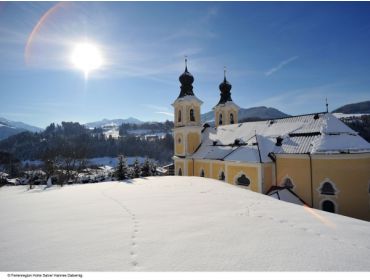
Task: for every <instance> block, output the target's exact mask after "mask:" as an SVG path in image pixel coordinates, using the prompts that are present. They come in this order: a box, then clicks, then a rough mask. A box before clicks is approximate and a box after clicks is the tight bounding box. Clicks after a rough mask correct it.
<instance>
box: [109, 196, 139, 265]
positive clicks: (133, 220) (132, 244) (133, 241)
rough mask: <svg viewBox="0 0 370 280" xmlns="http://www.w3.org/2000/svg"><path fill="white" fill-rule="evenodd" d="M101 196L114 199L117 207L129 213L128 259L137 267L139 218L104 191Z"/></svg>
mask: <svg viewBox="0 0 370 280" xmlns="http://www.w3.org/2000/svg"><path fill="white" fill-rule="evenodd" d="M102 194H103V196H105V197H106V198H108V199H110V200H112V201H114V202H115V203H116V204H117V205H118V206H119V207H121V208H122V209H123V210H124V211H125V212H126V213H128V214H129V215H130V218H131V223H132V227H133V229H132V232H131V240H130V259H131V265H132V266H133V268H134V269H138V266H139V263H138V261H137V252H136V247H137V235H138V233H139V220H138V219H137V218H136V215H135V214H134V213H132V211H131V210H130V209H128V208H127V207H126V206H125V205H123V204H122V203H121V202H120V201H118V200H116V199H114V198H112V197H110V196H108V195H106V194H105V193H104V192H102Z"/></svg>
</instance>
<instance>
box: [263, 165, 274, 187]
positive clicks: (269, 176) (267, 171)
mask: <svg viewBox="0 0 370 280" xmlns="http://www.w3.org/2000/svg"><path fill="white" fill-rule="evenodd" d="M273 168H274V166H273V165H272V164H270V163H267V164H264V165H263V179H262V180H263V181H262V193H266V192H267V191H268V190H269V189H270V188H271V186H272V185H274V182H273Z"/></svg>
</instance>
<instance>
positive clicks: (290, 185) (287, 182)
mask: <svg viewBox="0 0 370 280" xmlns="http://www.w3.org/2000/svg"><path fill="white" fill-rule="evenodd" d="M283 187H286V188H293V187H294V185H293V182H292V180H291V179H290V178H286V179H285V180H284V183H283Z"/></svg>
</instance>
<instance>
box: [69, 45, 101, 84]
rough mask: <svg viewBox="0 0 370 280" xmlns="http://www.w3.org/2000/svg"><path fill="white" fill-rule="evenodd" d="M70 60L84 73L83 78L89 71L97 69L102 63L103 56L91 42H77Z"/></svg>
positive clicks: (86, 76)
mask: <svg viewBox="0 0 370 280" xmlns="http://www.w3.org/2000/svg"><path fill="white" fill-rule="evenodd" d="M71 62H72V64H73V65H74V67H76V68H77V69H79V70H82V71H83V72H84V74H85V79H87V78H88V75H89V73H90V72H91V71H93V70H96V69H99V68H100V67H101V66H102V65H103V58H102V55H101V52H100V50H99V48H98V47H97V46H96V45H94V44H91V43H78V44H76V45H75V47H74V49H73V51H72V55H71Z"/></svg>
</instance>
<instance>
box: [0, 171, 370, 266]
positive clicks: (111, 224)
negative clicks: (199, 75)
mask: <svg viewBox="0 0 370 280" xmlns="http://www.w3.org/2000/svg"><path fill="white" fill-rule="evenodd" d="M0 229H1V234H0V256H1V261H0V270H1V271H368V270H370V263H369V258H370V239H369V238H368V237H369V236H370V225H369V223H367V222H364V221H360V220H356V219H352V218H347V217H344V216H340V215H336V214H331V213H326V212H322V211H319V210H313V209H310V208H306V207H303V206H298V205H295V204H291V203H286V202H282V201H278V200H276V199H274V198H271V197H268V196H265V195H261V194H257V193H253V192H251V191H249V190H245V189H242V188H238V187H235V186H231V185H229V184H226V183H223V182H220V181H216V180H212V179H205V178H198V177H152V178H142V179H135V180H132V181H127V182H107V183H100V184H90V185H72V186H66V187H63V188H59V187H53V188H50V189H48V190H45V191H43V190H41V189H34V190H31V191H27V189H26V187H24V186H21V187H3V188H1V189H0Z"/></svg>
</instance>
